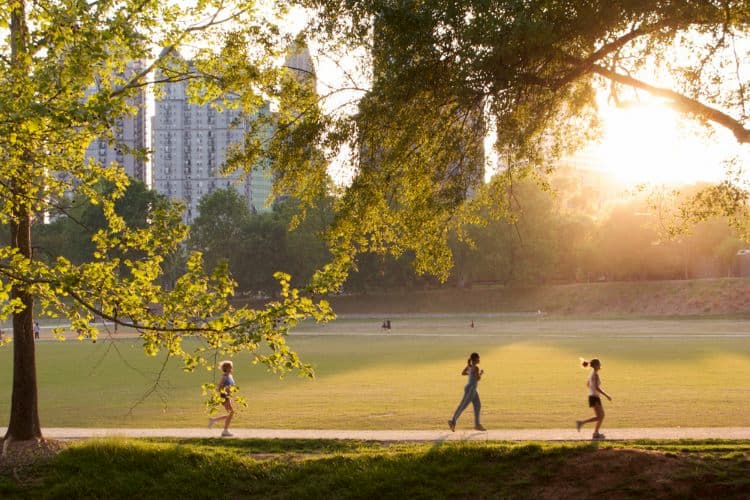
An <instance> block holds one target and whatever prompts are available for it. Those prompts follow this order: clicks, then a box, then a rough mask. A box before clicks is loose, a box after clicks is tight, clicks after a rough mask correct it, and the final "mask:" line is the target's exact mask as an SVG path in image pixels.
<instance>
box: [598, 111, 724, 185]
mask: <svg viewBox="0 0 750 500" xmlns="http://www.w3.org/2000/svg"><path fill="white" fill-rule="evenodd" d="M601 119H602V125H603V137H602V139H601V141H600V142H599V143H598V144H595V145H593V146H591V148H590V149H589V151H588V154H590V155H593V156H595V157H596V158H597V163H598V164H599V166H600V168H601V169H602V170H604V171H607V172H611V173H612V175H614V176H615V177H616V178H617V179H619V180H620V181H621V182H623V183H624V184H628V185H636V184H668V185H673V184H690V183H694V182H699V181H710V182H715V181H718V180H720V179H721V178H723V177H724V176H725V167H724V164H723V162H724V161H726V160H727V159H728V158H730V157H731V156H732V155H733V154H736V148H737V146H736V144H732V138H731V137H729V138H727V137H726V135H725V134H722V133H721V131H717V132H716V133H714V134H713V135H712V136H711V137H708V136H707V134H706V132H705V130H702V129H701V128H700V126H698V125H697V124H694V123H692V122H690V121H689V120H687V119H685V118H683V117H682V115H680V114H679V113H677V112H676V111H674V110H672V109H670V108H668V107H666V106H664V105H663V104H661V103H659V102H657V101H654V102H648V103H640V104H637V105H632V106H628V107H624V108H617V107H614V106H602V107H601Z"/></svg>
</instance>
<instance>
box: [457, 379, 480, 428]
mask: <svg viewBox="0 0 750 500" xmlns="http://www.w3.org/2000/svg"><path fill="white" fill-rule="evenodd" d="M469 403H471V404H472V406H473V407H474V425H475V426H476V425H479V410H481V409H482V402H481V401H480V400H479V393H478V392H477V386H476V385H467V386H466V387H465V388H464V397H463V398H462V399H461V402H460V403H459V404H458V408H456V412H455V413H454V414H453V418H452V419H451V420H452V421H453V423H454V424H455V423H456V422H457V421H458V417H460V416H461V413H463V411H464V410H465V409H466V407H467V406H469Z"/></svg>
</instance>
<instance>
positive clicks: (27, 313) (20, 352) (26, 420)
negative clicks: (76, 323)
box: [5, 214, 42, 441]
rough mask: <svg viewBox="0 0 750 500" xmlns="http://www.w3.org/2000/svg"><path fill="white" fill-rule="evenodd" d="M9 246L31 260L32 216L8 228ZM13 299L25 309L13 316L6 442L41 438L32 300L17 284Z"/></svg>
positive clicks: (14, 288) (26, 216) (13, 223)
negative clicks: (11, 364)
mask: <svg viewBox="0 0 750 500" xmlns="http://www.w3.org/2000/svg"><path fill="white" fill-rule="evenodd" d="M10 235H11V244H12V245H13V246H14V247H16V248H18V249H19V251H20V253H21V254H22V255H23V256H25V257H27V258H31V217H30V215H28V214H26V215H24V216H21V217H20V218H19V220H18V221H15V222H12V223H11V225H10ZM12 296H13V298H17V299H19V300H20V301H21V302H22V303H23V305H24V308H23V310H22V311H19V312H17V313H14V314H13V395H12V397H11V407H10V423H9V424H8V432H7V434H6V435H5V439H6V440H8V441H22V440H27V439H40V438H41V437H42V429H41V426H40V425H39V409H38V405H37V402H38V396H37V386H36V352H35V345H34V324H33V322H34V319H33V315H34V297H33V296H32V295H31V294H30V293H29V292H28V288H27V286H26V285H22V284H16V285H14V286H13V290H12Z"/></svg>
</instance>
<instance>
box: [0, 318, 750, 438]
mask: <svg viewBox="0 0 750 500" xmlns="http://www.w3.org/2000/svg"><path fill="white" fill-rule="evenodd" d="M469 321H470V318H469V317H468V316H459V315H453V316H437V317H436V316H432V317H411V318H404V317H397V318H394V319H393V330H392V331H391V333H390V334H388V335H386V334H384V333H382V332H381V330H380V320H379V319H378V318H373V319H356V320H355V319H348V320H347V319H343V320H339V321H336V322H334V323H332V324H330V325H327V326H324V327H316V326H308V327H305V328H302V329H300V331H299V333H298V334H297V335H293V336H292V337H291V338H290V343H291V344H292V346H293V347H294V348H295V349H296V350H297V351H298V352H299V353H300V354H301V355H302V357H303V359H305V360H306V361H308V362H310V363H313V364H314V365H315V367H316V371H317V377H316V379H314V380H308V379H300V378H299V377H296V376H293V375H292V376H287V378H285V379H284V380H282V381H280V380H279V379H278V378H277V377H276V376H275V375H273V374H270V373H267V372H265V371H264V369H263V368H261V367H259V366H252V365H250V364H248V363H247V362H246V360H242V359H238V360H236V364H235V367H236V368H235V376H236V380H237V381H238V384H239V385H240V388H241V389H242V391H243V393H244V394H245V395H246V396H247V398H248V400H249V407H248V408H244V409H241V410H240V412H239V414H238V416H237V418H236V421H235V425H236V426H237V427H260V428H322V429H329V428H344V429H439V428H442V427H444V426H445V422H446V421H447V419H448V418H449V416H450V415H451V413H452V411H453V410H454V409H455V406H456V404H457V403H458V400H459V398H460V396H461V394H462V390H463V384H464V383H465V379H464V378H463V377H461V376H460V371H461V369H462V368H463V365H464V363H465V359H466V357H467V356H468V354H469V353H470V352H471V351H478V352H480V354H481V355H482V367H483V368H484V369H485V371H486V374H485V378H484V379H483V380H482V382H481V383H480V387H479V389H480V394H481V397H482V403H483V409H482V414H483V423H484V424H485V425H486V426H487V427H491V428H555V427H570V426H571V425H572V423H573V421H574V420H575V419H576V418H582V417H585V416H587V415H588V414H589V411H590V410H589V409H588V408H587V406H586V402H585V400H586V395H587V392H586V391H587V389H586V387H585V379H586V377H587V375H588V373H587V371H585V370H582V369H581V368H579V366H578V357H579V356H583V357H591V356H598V357H600V358H601V359H602V363H603V369H602V372H601V377H602V381H603V386H604V388H605V389H606V390H607V391H608V392H609V393H610V394H611V395H612V396H613V397H614V402H612V403H606V402H605V408H606V409H607V420H606V422H605V428H606V427H638V426H644V427H662V426H750V413H748V412H747V408H748V405H749V404H750V384H748V381H750V332H749V329H748V326H747V324H746V322H744V321H739V320H659V321H645V320H638V321H636V320H633V321H630V320H608V321H604V320H601V321H595V320H588V321H579V320H552V319H518V318H507V317H502V316H479V317H475V318H474V321H475V326H476V327H475V328H473V329H472V328H470V327H469ZM11 354H12V353H11V351H10V349H9V348H7V347H6V348H3V349H2V350H0V386H2V387H4V388H5V389H4V390H3V391H2V392H0V423H5V422H7V419H8V409H9V401H10V382H11ZM162 361H163V357H157V358H147V357H146V356H144V354H143V352H142V349H141V348H140V344H139V342H138V340H137V339H116V340H107V339H101V340H100V341H99V342H97V343H95V344H94V343H91V342H88V341H86V342H78V341H66V342H62V343H60V342H56V341H40V342H39V343H38V357H37V365H38V374H39V391H40V412H41V418H42V425H43V426H48V427H57V426H76V427H81V426H101V427H188V426H203V425H204V424H205V421H206V420H205V418H206V414H205V410H204V407H203V398H202V396H201V393H200V384H201V383H203V382H206V381H210V380H211V378H212V377H213V376H214V374H213V373H210V374H209V373H206V372H205V371H204V372H196V373H184V372H182V370H181V368H180V365H179V363H177V362H174V363H170V364H168V366H167V369H166V370H165V372H164V375H163V376H162V378H161V380H160V381H159V384H158V386H156V387H153V384H154V381H155V380H156V374H157V372H158V371H159V369H160V368H161V364H162ZM150 391H153V392H150ZM144 397H145V399H144ZM469 415H470V410H468V411H467V413H466V414H465V415H464V417H463V418H462V420H461V421H459V428H465V427H469V426H471V418H470V416H469Z"/></svg>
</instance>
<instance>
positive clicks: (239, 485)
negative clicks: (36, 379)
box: [0, 439, 750, 499]
mask: <svg viewBox="0 0 750 500" xmlns="http://www.w3.org/2000/svg"><path fill="white" fill-rule="evenodd" d="M749 456H750V443H748V442H731V443H724V442H718V441H714V442H703V443H700V442H679V441H677V442H660V443H649V442H634V443H615V444H612V443H593V444H581V443H541V444H538V443H522V444H518V443H421V444H404V443H362V442H355V441H335V442H334V441H279V440H271V441H267V440H228V441H227V440H224V441H222V440H218V439H216V440H153V441H146V440H106V441H97V440H92V441H83V442H77V443H73V444H72V445H71V446H70V447H69V448H67V449H66V450H64V451H62V452H61V453H60V454H59V455H57V456H56V457H55V458H54V459H52V460H51V461H49V462H47V463H40V464H37V465H35V466H31V467H25V468H21V469H17V470H16V471H15V473H13V474H11V473H10V471H8V470H2V468H0V496H2V497H3V498H31V497H33V498H65V499H67V498H295V499H296V498H326V499H329V498H554V499H559V498H595V497H599V496H601V497H603V498H740V497H743V496H745V495H747V492H748V491H750V460H748V457H749Z"/></svg>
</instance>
